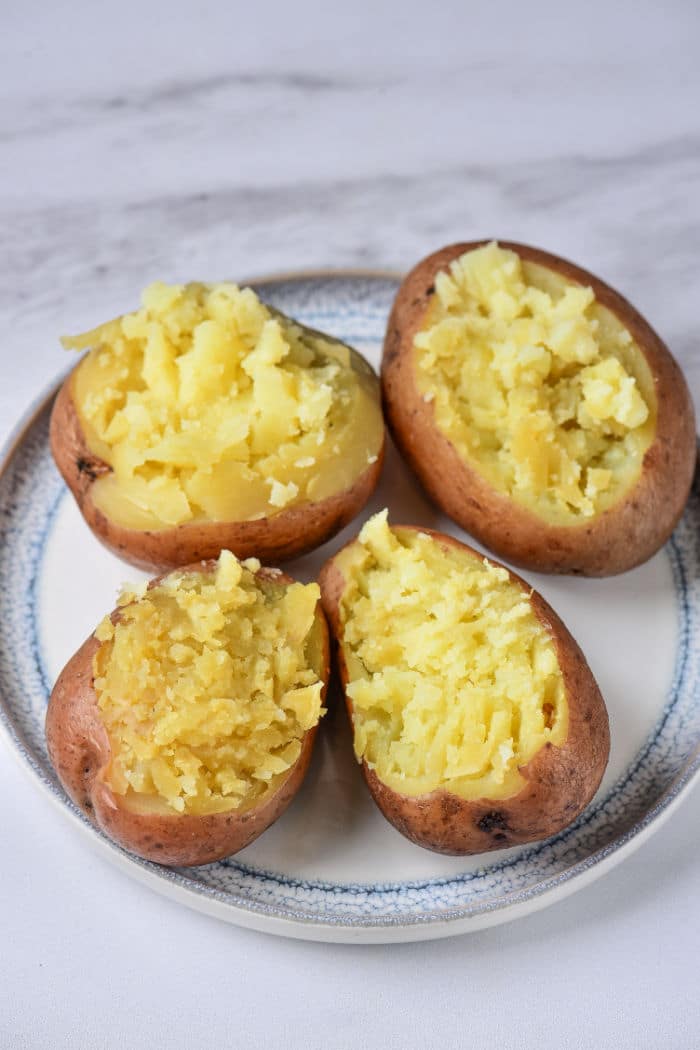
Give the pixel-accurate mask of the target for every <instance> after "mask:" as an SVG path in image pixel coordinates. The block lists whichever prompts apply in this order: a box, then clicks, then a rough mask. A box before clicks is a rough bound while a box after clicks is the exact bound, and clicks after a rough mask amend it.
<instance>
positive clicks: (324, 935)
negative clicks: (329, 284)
mask: <svg viewBox="0 0 700 1050" xmlns="http://www.w3.org/2000/svg"><path fill="white" fill-rule="evenodd" d="M401 276H402V275H401V274H400V273H398V272H396V271H392V270H388V269H362V268H358V269H339V270H334V269H320V270H308V271H305V270H297V271H289V272H286V273H280V274H268V275H264V276H261V277H256V278H250V279H247V280H245V281H241V282H240V283H241V284H251V285H257V286H262V287H264V286H271V285H275V284H281V283H302V282H304V281H309V280H319V279H330V280H332V279H334V278H335V279H339V280H343V279H346V280H347V279H349V280H352V279H355V278H357V279H370V280H371V279H379V280H391V281H397V280H400V279H401ZM70 370H71V369H67V370H66V371H65V372H63V373H62V374H60V375H59V377H58V378H56V379H54V380H53V381H51V382H50V383H49V384H48V385H47V386H46V387H45V388H44V389H43V390H42V391H41V392H40V393H39V394H38V395H37V397H35V398H34V399H33V400H32V401H31V402H30V403H29V405H28V406H27V408H26V409H25V410H24V412H23V413H22V414H21V416H20V417H19V419H18V420H17V422H16V423H15V425H14V426H13V427H12V428H11V430H10V433H9V434H8V436H7V437H6V439H5V441H4V442H3V445H2V448H0V480H2V478H3V477H4V476H5V474H6V472H7V471H8V469H9V468H10V465H11V463H12V460H13V458H14V456H15V454H16V453H17V451H18V450H19V449H20V448H21V446H22V444H23V442H24V439H25V438H26V436H27V434H28V433H29V431H30V430H31V429H32V427H33V426H34V424H35V423H36V421H37V419H38V418H39V417H40V416H41V415H42V413H44V412H45V411H47V409H48V408H49V406H50V403H51V401H52V399H53V398H55V396H56V394H57V392H58V390H59V389H60V386H61V385H62V383H63V382H64V380H65V378H66V376H67V375H68V374H69V373H70ZM0 736H2V737H3V738H4V739H5V740H6V742H7V745H8V748H9V750H10V752H11V754H12V755H13V756H14V758H15V759H16V760H17V762H18V763H19V765H20V766H21V767H22V768H23V769H24V770H25V771H26V772H27V774H28V775H29V776H30V777H31V779H32V780H33V781H34V783H35V784H38V786H39V787H40V788H41V789H43V791H44V792H45V793H46V794H47V795H48V797H49V798H50V799H51V801H52V802H53V804H54V805H55V806H57V808H58V809H60V810H61V812H63V813H64V814H65V815H67V816H68V818H69V819H71V820H72V821H73V823H74V824H75V825H77V826H78V827H79V828H81V829H82V830H83V832H84V833H85V834H86V835H87V836H88V840H89V841H90V842H91V843H92V844H93V846H94V847H95V849H96V850H97V851H98V852H99V853H100V854H101V855H102V856H105V857H106V858H107V859H109V860H111V861H112V863H113V864H115V865H116V866H117V867H118V868H120V869H121V870H122V871H125V872H127V874H129V875H131V877H132V878H135V879H136V880H137V881H139V882H141V883H143V884H145V885H147V886H148V887H149V888H150V889H152V890H154V891H156V892H159V893H160V894H161V895H165V896H167V897H170V898H172V899H176V900H179V901H181V902H182V903H184V904H185V905H187V906H188V907H190V908H193V909H195V910H197V911H200V912H203V913H205V914H209V915H211V916H214V917H216V918H218V919H221V920H224V921H227V922H229V923H233V924H236V925H240V926H245V927H248V928H252V929H257V930H260V931H262V932H267V933H277V934H281V935H284V936H287V937H296V938H301V939H305V940H321V941H333V942H346V943H350V942H358V943H359V942H365V943H386V942H390V941H413V940H426V939H433V938H441V937H447V936H452V935H456V934H460V933H464V932H468V931H471V930H477V929H482V928H484V927H487V926H495V925H499V924H501V923H505V922H508V921H511V920H513V919H516V918H519V917H522V916H524V915H526V914H530V913H532V912H535V911H538V910H540V909H542V908H544V907H547V906H548V905H549V904H553V903H555V902H556V901H558V900H561V899H564V898H565V897H567V896H569V895H570V894H572V893H574V892H576V891H577V890H579V889H582V888H584V887H585V886H586V885H589V884H591V883H592V882H594V881H595V880H597V879H598V878H600V877H602V875H604V874H605V873H606V872H607V871H609V870H610V869H611V868H613V867H615V866H616V865H617V864H619V863H621V862H622V861H623V860H624V859H626V858H627V857H628V856H630V855H631V854H632V853H633V852H635V850H636V849H638V848H639V847H640V846H641V845H643V843H644V842H646V841H647V840H648V839H649V838H650V837H651V835H652V834H654V833H655V831H656V830H658V829H659V828H660V827H661V826H662V825H663V824H664V823H665V821H666V820H667V819H668V818H669V817H670V816H671V815H672V813H673V812H675V810H676V809H677V808H678V806H679V805H680V804H681V803H682V801H683V800H684V799H685V798H686V797H687V796H688V794H689V793H690V791H691V790H692V789H693V786H694V785H696V784H697V783H698V782H700V743H698V744H697V745H696V747H695V748H694V749H693V750H692V751H691V752H690V753H689V754H688V756H687V757H686V759H685V761H684V762H683V765H682V766H681V767H680V769H679V770H678V772H677V773H676V775H675V777H674V778H673V779H672V780H671V781H670V782H669V784H668V785H667V786H666V788H665V790H664V791H663V793H662V794H661V795H660V796H659V797H658V798H657V799H656V800H655V801H654V803H653V805H651V806H650V807H649V808H648V809H647V810H645V812H644V813H643V814H642V815H641V816H639V817H638V819H637V820H636V821H635V822H634V823H633V824H632V825H630V827H629V828H627V829H625V830H624V831H623V832H622V833H621V834H619V835H618V836H617V837H616V838H614V839H613V840H612V841H610V842H608V843H606V844H605V845H603V846H602V847H600V848H599V849H598V850H596V851H595V852H593V853H591V854H589V855H588V856H586V857H585V858H583V859H582V860H579V861H577V862H575V863H574V864H572V865H570V866H569V867H567V868H565V869H563V870H561V871H558V872H557V873H556V874H555V875H552V876H548V877H546V878H544V879H542V880H541V881H539V882H537V883H535V884H534V885H533V886H531V887H528V888H526V889H524V890H520V891H510V892H509V893H507V894H506V895H505V896H504V897H503V898H499V899H494V901H492V902H491V901H488V900H487V901H482V902H481V903H480V904H479V905H478V906H477V908H476V910H474V911H473V912H471V913H470V914H467V911H468V910H469V909H468V907H467V908H465V907H464V906H462V907H452V908H449V909H445V910H444V912H443V914H442V915H438V914H435V913H433V914H431V913H428V914H423V913H421V914H418V915H415V916H405V915H403V916H400V918H399V921H398V922H397V918H396V917H394V918H393V919H392V918H391V917H387V916H384V917H382V918H379V919H377V920H368V919H367V918H366V917H353V918H352V919H351V920H349V921H348V919H347V917H341V918H340V919H337V920H331V919H329V918H327V917H318V916H315V917H308V916H304V915H299V914H296V915H291V916H283V915H280V914H279V912H275V911H274V909H271V906H269V905H265V904H260V903H258V902H252V903H251V902H249V903H248V904H247V905H246V904H243V903H239V902H237V901H231V900H228V901H227V900H222V899H218V898H217V896H216V893H215V892H214V893H212V894H209V893H205V892H202V891H199V890H197V889H196V888H195V887H194V886H188V885H185V884H183V883H182V882H180V881H179V880H178V879H172V878H168V877H167V875H166V874H164V873H163V872H161V871H160V870H158V869H154V870H151V869H150V868H148V867H143V866H142V865H141V864H140V863H139V861H138V859H137V858H133V857H131V856H130V855H129V854H128V853H126V852H125V851H122V850H121V849H120V848H119V847H116V846H115V845H114V844H112V843H111V842H110V841H109V840H108V839H107V838H106V837H105V836H104V835H103V834H102V833H100V831H99V830H98V829H96V828H94V827H93V826H92V825H91V824H88V823H86V822H85V820H84V819H83V818H82V817H81V815H80V814H79V813H78V811H77V810H76V809H75V807H73V804H72V803H71V802H70V801H69V800H68V799H67V798H66V797H64V796H63V795H61V794H60V793H59V792H58V791H57V790H55V789H54V788H53V786H52V785H51V784H49V783H48V782H47V781H46V779H45V778H44V777H43V776H42V773H41V771H40V770H39V769H38V768H37V767H36V766H35V763H34V762H33V761H32V760H31V758H30V757H29V755H28V754H27V753H26V751H27V750H29V749H28V748H26V747H25V745H24V744H23V741H22V734H21V732H20V731H19V729H18V727H16V726H15V725H14V724H13V719H12V718H11V716H10V712H9V711H8V710H7V709H6V705H5V704H4V703H2V702H1V698H0ZM164 871H165V872H167V869H164Z"/></svg>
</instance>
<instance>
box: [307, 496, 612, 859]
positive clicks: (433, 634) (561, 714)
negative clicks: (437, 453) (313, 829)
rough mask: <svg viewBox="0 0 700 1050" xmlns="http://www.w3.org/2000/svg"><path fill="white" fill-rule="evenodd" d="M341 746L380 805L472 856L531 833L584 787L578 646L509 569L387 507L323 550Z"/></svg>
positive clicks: (590, 778)
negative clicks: (331, 552) (392, 518)
mask: <svg viewBox="0 0 700 1050" xmlns="http://www.w3.org/2000/svg"><path fill="white" fill-rule="evenodd" d="M320 585H321V594H322V601H323V607H324V609H325V611H326V615H327V616H328V619H329V621H330V625H331V631H332V634H333V635H334V637H335V639H336V641H337V644H338V662H339V668H340V675H341V679H342V683H343V688H344V691H345V697H346V702H347V707H348V711H349V714H350V719H351V722H352V727H353V736H354V745H355V754H356V756H357V759H358V761H360V762H361V763H362V768H363V773H364V776H365V779H366V781H367V784H368V786H369V790H370V792H371V793H372V795H373V797H374V800H375V801H376V803H377V805H378V806H379V808H380V810H381V811H382V813H383V814H384V816H385V817H386V818H387V820H389V821H390V822H391V823H392V824H393V825H394V826H395V827H396V828H397V829H398V830H399V831H400V832H401V833H402V834H403V835H405V836H406V837H407V838H409V839H410V840H411V841H412V842H415V843H417V844H418V845H419V846H425V847H426V848H428V849H432V850H436V851H437V852H440V853H451V854H471V853H482V852H484V851H486V850H493V849H501V848H503V847H506V846H513V845H516V844H519V843H524V842H532V841H534V840H538V839H544V838H546V837H548V836H549V835H553V834H554V833H555V832H557V831H560V830H561V829H562V828H564V827H566V826H567V825H568V824H570V823H571V821H573V820H574V818H575V817H576V816H577V815H578V814H579V813H580V812H581V811H582V810H583V809H584V807H585V806H586V805H588V803H589V802H590V800H591V799H592V797H593V795H594V794H595V792H596V790H597V788H598V785H599V783H600V780H601V777H602V775H603V772H604V770H605V767H606V764H607V760H608V754H609V749H610V736H609V729H608V716H607V712H606V708H605V704H604V702H603V698H602V696H601V694H600V691H599V689H598V686H597V685H596V682H595V679H594V677H593V675H592V673H591V670H590V668H589V667H588V664H587V663H586V660H585V657H584V656H583V653H582V652H581V650H580V648H579V647H578V645H577V644H576V642H575V640H574V639H573V638H572V636H571V635H570V633H569V632H568V630H567V629H566V627H565V626H564V624H563V623H562V621H561V620H560V619H559V617H558V616H557V615H556V613H555V612H554V610H553V609H551V608H550V606H549V605H548V604H547V602H545V600H544V599H543V598H542V597H541V596H540V595H539V594H538V593H537V592H536V591H533V590H532V588H531V587H529V586H528V585H527V584H526V583H525V582H524V581H523V580H521V579H520V578H519V577H518V576H515V575H514V574H513V573H511V572H509V571H508V570H507V569H506V568H504V567H503V566H501V565H498V564H497V563H495V562H490V561H488V560H487V559H486V558H484V557H482V556H481V555H480V554H478V553H477V552H476V551H474V550H472V549H471V548H469V547H466V546H464V545H463V544H461V543H459V542H457V540H454V539H452V538H451V537H449V536H444V535H441V534H440V533H437V532H431V531H429V530H427V529H421V528H417V527H410V526H392V527H391V528H390V527H389V525H388V522H387V516H386V511H384V512H383V513H382V514H379V515H376V516H375V517H374V518H372V519H370V521H369V522H368V523H367V524H366V525H365V526H364V528H363V529H362V531H361V533H360V535H359V537H358V538H357V539H356V540H354V541H353V542H351V543H350V544H348V545H347V546H346V547H344V548H343V549H342V550H341V551H340V552H339V553H338V554H336V555H335V557H333V558H331V559H330V560H329V561H328V562H326V564H325V566H324V567H323V570H322V572H321V577H320Z"/></svg>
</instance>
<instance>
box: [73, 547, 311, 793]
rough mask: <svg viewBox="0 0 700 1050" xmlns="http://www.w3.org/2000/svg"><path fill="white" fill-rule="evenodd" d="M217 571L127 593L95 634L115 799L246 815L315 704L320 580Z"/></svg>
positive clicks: (280, 772)
mask: <svg viewBox="0 0 700 1050" xmlns="http://www.w3.org/2000/svg"><path fill="white" fill-rule="evenodd" d="M257 568H259V563H258V562H256V561H254V560H253V559H251V560H250V561H249V562H246V563H241V562H239V561H238V560H237V559H236V558H235V557H234V555H233V554H231V553H230V552H229V551H223V552H222V553H221V556H220V558H219V561H218V563H217V568H216V570H215V571H213V572H210V573H192V572H174V573H171V574H170V575H169V576H167V577H166V578H165V579H164V580H163V581H162V582H161V583H160V584H158V585H157V586H156V587H153V588H151V589H150V590H145V589H144V588H140V589H138V590H137V591H128V590H127V591H124V592H123V593H122V595H121V597H120V601H119V605H120V607H121V608H120V613H119V620H118V622H117V623H116V624H113V623H112V621H111V619H110V618H109V617H107V618H105V619H104V620H103V621H102V623H101V624H100V626H99V627H98V629H97V631H96V632H95V633H96V636H97V638H98V639H99V641H100V642H101V643H102V644H101V645H100V647H99V649H98V650H97V653H96V654H95V657H94V661H93V672H94V675H95V692H96V694H97V701H98V706H99V709H100V714H101V717H102V720H103V722H104V724H105V727H106V729H107V732H108V735H109V739H110V745H111V750H112V762H111V765H110V767H109V770H108V772H107V780H108V783H109V785H110V787H111V788H112V790H113V791H115V792H116V793H117V794H119V795H129V796H130V797H131V798H132V799H134V800H135V801H136V802H139V801H141V802H142V801H143V799H144V797H145V798H147V799H148V802H149V805H150V806H151V807H158V806H160V807H164V808H165V809H166V810H167V811H175V812H177V813H216V812H220V811H222V810H228V809H241V808H243V809H247V808H249V807H251V806H253V805H255V804H256V803H258V802H259V801H260V800H261V799H262V798H263V796H264V795H265V794H266V793H267V792H271V791H273V790H274V789H275V787H276V786H277V785H278V784H279V782H280V780H281V779H283V778H284V777H285V775H286V774H287V773H288V771H289V769H290V768H291V766H293V765H294V763H295V762H296V760H297V759H298V757H299V755H300V753H301V746H302V745H301V741H302V738H303V737H304V735H305V733H306V732H307V731H308V730H309V729H311V728H312V727H313V726H315V725H316V724H317V723H318V721H319V719H320V717H321V715H322V714H323V709H322V707H321V689H322V682H321V675H322V674H323V668H322V667H321V647H320V644H319V643H320V639H319V628H318V624H317V621H316V619H315V610H316V603H317V600H318V596H319V589H318V586H317V585H316V584H309V585H303V584H301V583H293V584H290V585H288V586H285V585H284V584H279V583H274V582H269V581H267V580H265V581H263V580H260V579H258V578H257V577H256V576H255V575H254V573H255V571H256V569H257Z"/></svg>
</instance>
